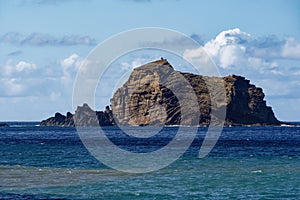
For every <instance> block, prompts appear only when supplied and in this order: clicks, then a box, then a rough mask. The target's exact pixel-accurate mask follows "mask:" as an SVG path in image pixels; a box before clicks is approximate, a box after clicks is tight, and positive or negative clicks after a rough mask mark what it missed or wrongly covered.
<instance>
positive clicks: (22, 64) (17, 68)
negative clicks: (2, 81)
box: [0, 59, 37, 78]
mask: <svg viewBox="0 0 300 200" xmlns="http://www.w3.org/2000/svg"><path fill="white" fill-rule="evenodd" d="M0 68H1V71H2V73H1V74H0V77H5V78H7V77H12V76H14V77H16V76H24V72H26V73H29V72H30V71H34V70H36V69H37V66H36V64H34V63H29V62H26V61H19V62H18V63H17V64H13V60H11V59H9V60H8V61H7V62H6V64H4V65H3V66H0Z"/></svg>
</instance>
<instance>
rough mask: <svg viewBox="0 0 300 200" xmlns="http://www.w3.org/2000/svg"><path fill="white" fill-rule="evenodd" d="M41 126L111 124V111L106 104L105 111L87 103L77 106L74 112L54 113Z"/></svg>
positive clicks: (112, 121)
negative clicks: (94, 108)
mask: <svg viewBox="0 0 300 200" xmlns="http://www.w3.org/2000/svg"><path fill="white" fill-rule="evenodd" d="M40 125H41V126H75V125H76V126H98V125H100V126H113V125H115V124H114V120H113V116H112V111H111V110H110V108H109V106H106V109H105V111H104V112H103V111H94V110H92V109H91V108H90V107H89V106H88V105H87V104H83V105H82V106H78V107H77V109H76V111H75V114H74V115H73V114H72V113H70V112H67V114H66V115H63V114H61V113H55V116H54V117H50V118H48V119H46V120H43V121H42V122H41V123H40Z"/></svg>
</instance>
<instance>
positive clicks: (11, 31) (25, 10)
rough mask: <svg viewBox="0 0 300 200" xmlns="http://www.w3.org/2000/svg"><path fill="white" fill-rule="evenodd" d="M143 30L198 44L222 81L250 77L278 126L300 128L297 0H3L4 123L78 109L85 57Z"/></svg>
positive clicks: (0, 97)
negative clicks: (76, 92)
mask: <svg viewBox="0 0 300 200" xmlns="http://www.w3.org/2000/svg"><path fill="white" fill-rule="evenodd" d="M141 27H162V28H169V29H174V30H177V31H180V32H182V33H184V34H186V35H188V36H191V37H192V38H195V39H197V40H198V41H199V43H200V44H201V45H202V46H203V47H204V48H205V49H206V50H207V52H208V53H209V55H210V56H211V58H212V59H213V60H214V61H215V63H216V64H217V65H218V67H219V69H220V72H221V74H222V75H229V74H239V75H243V76H245V77H246V78H248V79H250V80H251V82H252V83H254V84H255V85H257V86H260V87H262V88H263V89H264V92H265V94H266V100H267V104H268V105H270V106H272V107H273V110H274V112H275V114H276V116H277V117H278V118H279V119H280V120H288V121H291V120H292V121H300V114H299V113H300V106H299V105H300V1H297V0H260V1H258V0H252V1H246V0H228V1H225V0H224V1H221V0H210V1H201V0H188V1H184V0H162V1H158V0H111V1H96V0H86V1H79V0H78V1H76V0H60V1H59V0H52V1H49V0H20V1H4V0H0V52H1V53H0V68H1V74H0V83H1V84H0V121H8V120H26V121H28V120H41V119H43V118H47V117H49V116H51V115H53V113H55V112H56V111H59V112H62V113H65V112H67V111H70V110H72V91H73V82H74V80H75V77H76V72H77V70H78V67H79V66H80V63H81V62H82V61H83V60H84V58H85V57H86V56H87V55H88V54H89V52H90V51H91V50H92V49H93V48H95V47H96V45H97V44H98V43H99V42H102V41H103V40H105V39H107V38H108V37H111V36H112V35H115V34H118V33H119V32H122V31H126V30H128V29H133V28H141ZM229 58H230V59H229ZM146 61H148V60H147V59H142V58H132V60H128V64H129V65H130V64H134V65H136V64H142V63H143V62H146ZM171 63H172V61H171ZM108 98H109V97H108ZM100 106H102V105H100ZM99 109H102V107H99Z"/></svg>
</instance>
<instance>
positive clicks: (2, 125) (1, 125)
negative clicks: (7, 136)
mask: <svg viewBox="0 0 300 200" xmlns="http://www.w3.org/2000/svg"><path fill="white" fill-rule="evenodd" d="M0 127H9V125H8V124H6V123H0Z"/></svg>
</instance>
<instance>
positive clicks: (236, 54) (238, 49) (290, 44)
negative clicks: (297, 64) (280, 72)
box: [203, 28, 300, 71]
mask: <svg viewBox="0 0 300 200" xmlns="http://www.w3.org/2000/svg"><path fill="white" fill-rule="evenodd" d="M203 48H204V49H205V50H206V51H207V53H208V54H209V55H210V56H211V58H212V59H213V60H214V61H215V62H216V64H217V65H218V66H219V67H221V68H224V69H229V68H238V67H244V68H245V67H253V68H257V67H260V68H262V67H270V68H273V67H277V66H279V63H278V62H279V61H280V60H281V59H283V60H290V59H300V43H299V42H298V41H297V40H296V39H295V38H293V37H287V38H284V39H281V40H280V39H278V38H277V37H276V36H266V37H261V38H258V39H257V38H253V37H252V36H251V35H250V34H249V33H246V32H243V31H241V30H240V29H238V28H235V29H230V30H226V31H222V32H221V33H219V34H218V35H217V36H216V37H215V38H214V39H212V40H210V41H208V42H207V43H205V44H204V45H203ZM262 71H263V70H262Z"/></svg>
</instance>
